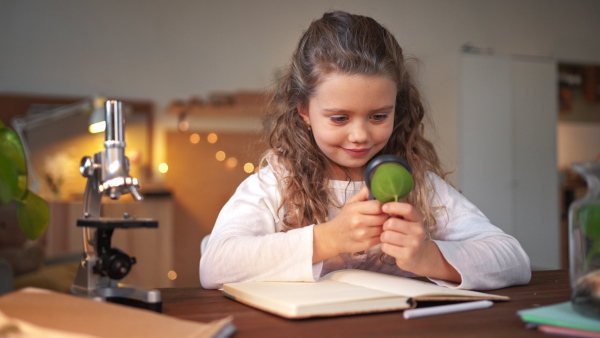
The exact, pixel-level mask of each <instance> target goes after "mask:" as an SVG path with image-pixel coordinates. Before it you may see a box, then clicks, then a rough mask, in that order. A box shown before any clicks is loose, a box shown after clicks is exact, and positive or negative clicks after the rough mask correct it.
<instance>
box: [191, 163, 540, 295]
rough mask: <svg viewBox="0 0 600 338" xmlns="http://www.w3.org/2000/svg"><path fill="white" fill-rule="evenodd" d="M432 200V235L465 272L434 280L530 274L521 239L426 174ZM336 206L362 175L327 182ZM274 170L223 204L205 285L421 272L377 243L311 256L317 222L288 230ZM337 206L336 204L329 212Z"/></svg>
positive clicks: (507, 281)
mask: <svg viewBox="0 0 600 338" xmlns="http://www.w3.org/2000/svg"><path fill="white" fill-rule="evenodd" d="M428 179H429V181H428V184H429V185H430V186H431V185H433V186H434V187H435V189H434V190H433V191H435V192H437V194H433V193H431V194H430V195H431V196H429V199H430V201H431V203H432V206H434V207H436V206H442V207H444V208H439V209H437V210H438V211H437V212H436V215H435V218H436V221H437V223H436V230H435V231H433V232H432V234H431V238H432V240H434V241H435V242H436V244H437V245H438V247H439V249H440V250H441V252H442V254H443V255H444V257H445V258H446V260H447V261H448V263H450V264H451V265H452V266H453V267H454V268H455V269H456V270H457V271H458V272H459V273H460V275H461V277H462V282H461V283H460V285H457V284H455V283H450V282H447V281H443V280H436V279H431V280H432V281H434V282H435V283H437V284H439V285H444V286H448V287H453V288H460V289H472V290H473V289H476V290H489V289H497V288H502V287H505V286H509V285H518V284H526V283H528V282H529V280H530V278H531V268H530V263H529V257H528V256H527V254H526V253H525V251H524V250H523V249H522V247H521V245H520V244H519V243H518V241H517V240H516V239H515V238H514V237H512V236H510V235H508V234H506V233H504V232H503V231H502V230H500V229H499V228H497V227H495V226H494V225H492V224H491V223H490V221H489V220H488V219H487V218H486V217H485V216H484V215H483V214H482V213H481V211H479V209H477V207H475V205H473V204H472V203H471V202H469V201H468V200H467V199H466V198H465V197H464V196H463V195H462V194H460V193H459V192H458V191H456V190H455V189H454V188H453V187H452V186H451V185H449V184H448V183H446V182H445V181H444V180H443V179H441V178H440V177H438V176H436V175H433V174H430V175H428ZM329 185H330V189H331V190H332V191H333V192H334V196H335V197H336V198H337V200H338V202H340V203H339V205H343V204H345V203H346V201H347V200H348V199H349V198H350V197H351V196H353V195H354V194H355V193H357V192H358V191H359V190H360V189H361V188H362V186H363V185H364V182H346V181H330V184H329ZM280 201H281V195H280V192H279V190H278V186H277V177H276V173H275V171H274V170H273V167H272V165H269V166H267V167H265V168H263V169H261V171H260V172H259V173H256V174H253V175H251V176H249V177H248V178H247V179H246V180H244V181H243V182H242V183H241V184H240V186H239V187H238V189H237V190H236V192H235V194H234V195H233V196H232V197H231V199H230V200H229V201H228V202H227V203H226V204H225V206H224V207H223V209H222V210H221V212H220V214H219V217H218V218H217V222H216V224H215V226H214V228H213V230H212V232H211V235H210V240H209V242H208V245H207V248H206V251H205V252H204V253H203V255H202V257H201V259H200V282H201V284H202V286H203V287H204V288H207V289H217V288H221V287H222V284H224V283H232V282H244V281H315V280H317V279H318V278H319V277H320V276H323V275H325V274H327V273H328V272H331V271H334V270H339V269H348V268H354V269H363V270H370V271H377V272H382V273H387V274H392V275H398V276H406V277H414V276H416V275H414V274H412V273H410V272H406V271H403V270H401V269H400V268H398V266H396V265H395V264H394V263H393V260H392V261H391V262H390V261H389V260H386V259H384V260H383V261H382V259H381V257H382V251H381V248H380V245H376V246H374V247H372V248H370V249H368V250H365V251H364V252H362V253H343V254H340V255H338V256H336V257H332V258H329V259H327V260H325V261H323V262H319V263H316V264H313V263H312V256H313V228H314V225H309V226H306V227H303V228H299V229H294V230H289V231H287V232H283V226H282V222H281V221H282V219H283V210H280V211H279V212H278V207H279V205H280ZM339 211H340V208H331V210H330V217H331V218H333V217H334V216H335V215H337V213H339Z"/></svg>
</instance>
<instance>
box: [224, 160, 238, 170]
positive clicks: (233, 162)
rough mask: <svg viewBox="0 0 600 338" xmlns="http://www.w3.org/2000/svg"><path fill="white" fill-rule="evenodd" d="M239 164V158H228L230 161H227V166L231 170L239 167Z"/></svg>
mask: <svg viewBox="0 0 600 338" xmlns="http://www.w3.org/2000/svg"><path fill="white" fill-rule="evenodd" d="M237 162H238V161H237V158H235V157H230V158H228V159H227V162H226V164H227V166H228V167H229V168H235V166H236V165H237Z"/></svg>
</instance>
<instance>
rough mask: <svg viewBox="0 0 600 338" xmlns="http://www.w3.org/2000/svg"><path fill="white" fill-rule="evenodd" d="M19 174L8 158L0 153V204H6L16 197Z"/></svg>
mask: <svg viewBox="0 0 600 338" xmlns="http://www.w3.org/2000/svg"><path fill="white" fill-rule="evenodd" d="M18 178H19V173H18V172H17V167H16V166H15V164H14V163H13V162H12V161H11V159H10V158H8V156H6V155H4V154H3V153H0V203H2V204H8V203H10V201H12V200H13V199H15V198H16V197H17V196H18V191H19V184H18V182H19V181H18Z"/></svg>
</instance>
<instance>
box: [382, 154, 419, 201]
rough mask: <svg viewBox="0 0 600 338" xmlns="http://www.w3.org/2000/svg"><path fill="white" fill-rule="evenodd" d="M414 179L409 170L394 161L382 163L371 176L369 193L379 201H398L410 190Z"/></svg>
mask: <svg viewBox="0 0 600 338" xmlns="http://www.w3.org/2000/svg"><path fill="white" fill-rule="evenodd" d="M414 185H415V181H414V179H413V177H412V175H411V174H410V172H409V171H408V170H407V169H406V168H405V167H403V166H401V165H399V164H396V163H383V164H381V165H379V166H378V167H377V168H376V169H375V173H374V174H373V177H372V178H371V193H373V197H375V198H376V199H377V200H378V201H379V202H381V203H387V202H392V201H396V202H397V201H399V200H400V199H402V198H404V197H405V196H406V195H408V193H409V192H410V191H411V190H412V188H413V187H414Z"/></svg>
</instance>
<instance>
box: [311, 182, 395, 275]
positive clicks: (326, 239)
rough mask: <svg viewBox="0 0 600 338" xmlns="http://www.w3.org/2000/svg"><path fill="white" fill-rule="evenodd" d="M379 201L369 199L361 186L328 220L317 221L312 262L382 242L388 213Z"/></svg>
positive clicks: (357, 250) (366, 191) (367, 192)
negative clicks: (383, 225)
mask: <svg viewBox="0 0 600 338" xmlns="http://www.w3.org/2000/svg"><path fill="white" fill-rule="evenodd" d="M381 207H382V204H381V203H379V202H378V201H377V200H369V190H368V189H367V187H363V188H362V189H361V190H360V191H359V192H358V193H356V195H354V196H352V197H351V198H350V199H349V200H348V202H347V203H346V204H345V205H344V206H343V207H342V210H341V211H340V213H339V214H338V215H337V216H336V217H335V218H334V219H332V220H331V221H329V222H325V223H321V224H316V225H315V226H314V229H313V263H317V262H321V261H323V260H325V259H327V258H330V257H333V256H336V255H338V254H340V253H342V252H359V251H362V250H366V249H368V248H370V247H372V246H374V245H376V244H379V243H380V242H381V240H380V236H381V233H382V224H383V223H384V222H385V221H386V220H387V219H388V217H389V216H388V215H387V214H385V213H383V212H382V211H381Z"/></svg>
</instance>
